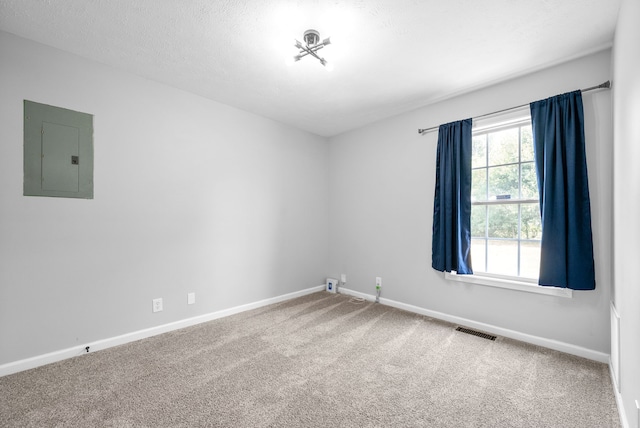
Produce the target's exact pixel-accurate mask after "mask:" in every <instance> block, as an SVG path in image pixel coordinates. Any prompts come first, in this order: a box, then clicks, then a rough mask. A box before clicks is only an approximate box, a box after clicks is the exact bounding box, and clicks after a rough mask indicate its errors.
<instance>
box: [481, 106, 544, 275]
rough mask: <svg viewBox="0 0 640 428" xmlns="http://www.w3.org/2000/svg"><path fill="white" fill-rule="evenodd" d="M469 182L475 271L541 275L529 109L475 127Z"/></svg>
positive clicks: (540, 234) (497, 273)
mask: <svg viewBox="0 0 640 428" xmlns="http://www.w3.org/2000/svg"><path fill="white" fill-rule="evenodd" d="M471 183H472V184H471V189H472V190H471V204H472V205H471V259H472V262H473V270H474V273H479V274H489V275H496V276H498V277H506V278H510V277H511V278H514V277H515V278H514V279H517V280H522V279H525V280H526V279H529V280H537V278H538V272H539V268H540V238H541V236H542V226H541V221H540V204H539V199H538V183H537V178H536V170H535V162H534V152H533V136H532V131H531V119H530V117H529V116H528V115H525V116H524V117H523V116H522V114H521V115H520V117H519V118H516V119H513V118H512V119H510V120H508V121H507V122H506V123H505V122H504V121H503V123H501V124H496V123H495V121H494V123H493V124H488V125H485V126H482V125H481V126H479V127H476V128H475V129H474V132H473V157H472V179H471Z"/></svg>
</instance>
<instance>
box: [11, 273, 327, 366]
mask: <svg viewBox="0 0 640 428" xmlns="http://www.w3.org/2000/svg"><path fill="white" fill-rule="evenodd" d="M324 289H325V285H324V284H323V285H318V286H316V287H311V288H307V289H305V290H301V291H296V292H293V293H289V294H284V295H282V296H277V297H272V298H269V299H265V300H260V301H258V302H253V303H247V304H246V305H240V306H236V307H233V308H229V309H223V310H221V311H217V312H212V313H209V314H205V315H199V316H197V317H193V318H187V319H184V320H180V321H175V322H172V323H168V324H163V325H159V326H156V327H151V328H147V329H144V330H138V331H134V332H131V333H126V334H123V335H120V336H115V337H110V338H107V339H101V340H98V341H95V342H91V343H86V344H84V345H82V346H78V347H72V348H67V349H61V350H59V351H54V352H50V353H48V354H43V355H37V356H35V357H31V358H26V359H24V360H19V361H14V362H11V363H6V364H2V365H0V377H2V376H6V375H9V374H13V373H17V372H21V371H24V370H29V369H33V368H36V367H40V366H44V365H45V364H50V363H55V362H56V361H61V360H65V359H67V358H72V357H76V356H79V355H83V354H85V353H86V347H87V346H88V347H89V349H90V351H91V352H95V351H99V350H102V349H107V348H111V347H113V346H118V345H123V344H125V343H129V342H134V341H136V340H140V339H145V338H147V337H151V336H156V335H158V334H162V333H167V332H170V331H173V330H178V329H181V328H185V327H190V326H192V325H196V324H200V323H203V322H207V321H212V320H215V319H218V318H223V317H228V316H229V315H234V314H237V313H240V312H245V311H249V310H251V309H257V308H260V307H263V306H267V305H271V304H274V303H279V302H283V301H285V300H290V299H294V298H296V297H300V296H305V295H307V294H311V293H316V292H318V291H322V290H324Z"/></svg>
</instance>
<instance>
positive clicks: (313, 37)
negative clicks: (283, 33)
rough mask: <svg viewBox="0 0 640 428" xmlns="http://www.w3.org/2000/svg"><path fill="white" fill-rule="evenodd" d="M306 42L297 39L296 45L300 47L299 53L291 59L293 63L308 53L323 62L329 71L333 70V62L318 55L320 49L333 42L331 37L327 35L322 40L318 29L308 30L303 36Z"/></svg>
mask: <svg viewBox="0 0 640 428" xmlns="http://www.w3.org/2000/svg"><path fill="white" fill-rule="evenodd" d="M302 39H303V40H304V43H302V42H300V41H299V40H297V39H296V40H295V43H294V46H295V47H296V48H298V49H299V52H298V54H297V55H295V56H294V57H293V61H289V62H290V63H291V64H292V63H293V62H297V61H300V60H301V59H302V58H304V57H305V56H307V55H311V56H312V57H314V58H315V59H317V60H318V61H320V64H322V65H323V66H324V67H325V68H326V69H327V70H328V71H331V70H333V66H332V64H330V63H329V62H328V61H327V60H326V59H324V58H323V57H321V56H320V55H318V51H319V50H320V49H322V48H324V47H325V46H327V45H329V44H331V39H330V38H329V37H327V38H326V39H324V40H323V41H320V33H319V32H318V31H316V30H307V31H305V32H304V35H303V36H302Z"/></svg>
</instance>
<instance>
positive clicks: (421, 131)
mask: <svg viewBox="0 0 640 428" xmlns="http://www.w3.org/2000/svg"><path fill="white" fill-rule="evenodd" d="M609 88H611V81H609V80H607V81H606V82H604V83H601V84H599V85H597V86H592V87H590V88H586V89H580V92H588V91H594V90H596V89H609ZM528 105H529V104H522V105H520V106H516V107H510V108H505V109H502V110H498V111H494V112H491V113H486V114H482V115H480V116H476V117H475V118H474V119H480V118H483V117H487V116H491V115H493V114H498V113H504V112H505V111H510V110H515V109H518V108H522V107H526V106H528ZM438 128H440V125H438V126H432V127H431V128H424V129H418V134H424V133H425V132H429V131H435V130H436V129H438Z"/></svg>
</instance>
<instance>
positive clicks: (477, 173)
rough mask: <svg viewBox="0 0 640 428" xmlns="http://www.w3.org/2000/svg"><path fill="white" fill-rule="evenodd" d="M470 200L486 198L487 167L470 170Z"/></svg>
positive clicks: (484, 199) (483, 199)
mask: <svg viewBox="0 0 640 428" xmlns="http://www.w3.org/2000/svg"><path fill="white" fill-rule="evenodd" d="M471 200H472V201H486V200H487V169H486V168H481V169H474V170H473V171H472V172H471Z"/></svg>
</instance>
